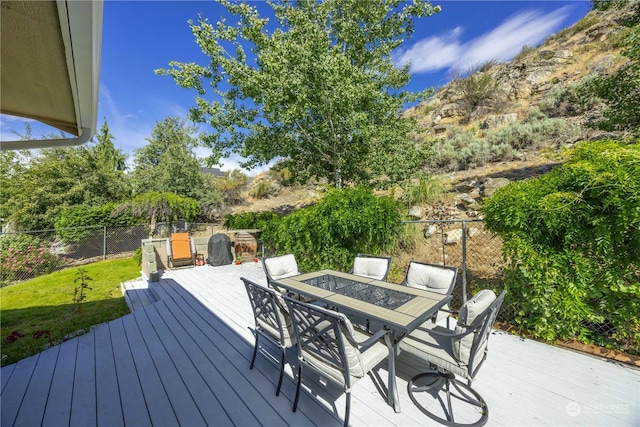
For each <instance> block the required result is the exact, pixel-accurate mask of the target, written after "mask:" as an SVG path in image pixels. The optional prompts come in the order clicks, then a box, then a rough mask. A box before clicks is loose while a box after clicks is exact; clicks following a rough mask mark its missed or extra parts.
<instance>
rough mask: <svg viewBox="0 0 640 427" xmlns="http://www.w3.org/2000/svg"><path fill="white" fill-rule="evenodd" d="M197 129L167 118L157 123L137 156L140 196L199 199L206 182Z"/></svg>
mask: <svg viewBox="0 0 640 427" xmlns="http://www.w3.org/2000/svg"><path fill="white" fill-rule="evenodd" d="M195 132H196V129H195V128H194V127H192V126H187V125H186V122H185V120H183V119H179V118H177V117H167V118H165V119H164V120H162V121H159V122H157V123H156V125H155V126H154V128H153V131H152V133H151V136H150V137H149V138H148V139H147V141H149V144H147V145H145V146H144V147H142V148H139V149H138V150H136V151H135V153H134V165H135V169H134V173H133V180H134V186H135V192H136V194H142V193H149V192H169V193H174V194H177V195H179V196H184V197H192V198H198V197H199V195H200V194H201V191H202V188H203V187H204V186H205V180H204V177H203V176H202V173H201V172H200V164H199V162H198V159H197V158H196V156H195V154H194V153H193V149H194V148H195V147H196V146H197V139H196V138H195V137H193V136H192V135H193V134H194V133H195Z"/></svg>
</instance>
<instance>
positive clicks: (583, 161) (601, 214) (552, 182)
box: [484, 141, 640, 354]
mask: <svg viewBox="0 0 640 427" xmlns="http://www.w3.org/2000/svg"><path fill="white" fill-rule="evenodd" d="M484 214H485V224H486V226H487V228H488V229H490V230H492V231H494V232H496V233H498V234H499V235H501V236H502V238H503V240H504V249H503V251H504V256H505V259H506V260H507V267H506V270H505V273H506V274H505V285H506V287H507V289H508V290H509V294H508V303H509V304H511V305H512V306H513V308H514V309H515V310H514V311H515V313H516V318H515V321H516V323H517V324H518V325H521V326H522V327H523V328H524V329H526V330H529V331H532V332H534V333H535V335H537V336H539V337H541V338H544V339H547V340H557V339H574V338H575V339H578V340H580V341H583V342H587V343H592V342H593V343H596V344H598V345H604V346H607V347H612V348H617V349H622V350H625V351H629V352H632V353H635V354H640V318H639V313H640V146H639V145H638V144H637V143H636V144H631V145H625V144H621V143H616V142H611V141H605V142H596V143H582V144H580V145H579V146H578V147H576V149H575V150H574V153H573V156H572V158H571V160H570V161H568V162H567V163H566V164H565V165H564V166H562V167H559V168H556V169H554V170H552V171H551V172H550V173H548V174H547V175H544V176H542V177H540V178H537V179H531V180H527V181H522V182H515V183H511V184H510V185H508V186H506V187H504V188H503V189H501V190H500V191H498V192H497V193H496V194H495V196H494V197H492V198H491V199H489V200H488V201H487V202H486V204H485V208H484Z"/></svg>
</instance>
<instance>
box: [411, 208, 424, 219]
mask: <svg viewBox="0 0 640 427" xmlns="http://www.w3.org/2000/svg"><path fill="white" fill-rule="evenodd" d="M408 215H409V216H410V217H411V218H413V219H420V218H422V208H420V206H416V205H414V206H411V209H409V214H408Z"/></svg>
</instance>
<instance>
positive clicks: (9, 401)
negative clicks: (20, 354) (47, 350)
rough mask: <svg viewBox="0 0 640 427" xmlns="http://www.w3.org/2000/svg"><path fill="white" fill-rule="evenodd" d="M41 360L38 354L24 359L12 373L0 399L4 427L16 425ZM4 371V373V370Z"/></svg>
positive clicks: (1, 418) (0, 416) (0, 418)
mask: <svg viewBox="0 0 640 427" xmlns="http://www.w3.org/2000/svg"><path fill="white" fill-rule="evenodd" d="M39 358H40V355H39V354H37V355H35V356H31V357H28V358H26V359H23V360H22V361H21V363H18V364H17V365H16V366H15V369H14V370H13V372H12V373H11V378H9V380H8V381H7V385H6V386H5V389H4V390H3V393H2V396H1V397H2V398H1V399H0V409H2V410H1V411H0V412H1V415H0V420H1V424H2V425H3V426H8V425H13V424H14V421H15V419H16V417H17V415H18V411H19V410H20V409H21V405H22V401H23V399H24V395H25V392H26V391H27V388H28V387H29V381H30V380H31V376H32V374H33V371H34V369H35V368H36V364H37V362H38V359H39ZM2 370H3V371H4V368H2Z"/></svg>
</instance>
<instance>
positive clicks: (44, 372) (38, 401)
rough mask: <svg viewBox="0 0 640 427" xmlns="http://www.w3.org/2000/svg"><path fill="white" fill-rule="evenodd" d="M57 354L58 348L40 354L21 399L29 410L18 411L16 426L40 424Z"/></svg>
mask: <svg viewBox="0 0 640 427" xmlns="http://www.w3.org/2000/svg"><path fill="white" fill-rule="evenodd" d="M59 352H60V346H54V347H52V348H50V349H48V350H46V351H43V352H42V353H40V357H39V358H38V362H37V364H36V366H35V369H34V370H33V374H32V375H31V379H30V381H29V386H28V387H27V390H26V391H25V393H24V398H23V403H24V404H28V405H29V406H30V410H29V411H20V412H19V413H18V416H17V417H16V421H15V423H16V424H18V425H25V426H33V425H40V424H41V423H42V417H43V415H44V410H45V408H46V404H47V397H48V396H49V389H50V388H51V381H52V379H53V372H54V369H55V366H56V360H57V358H58V353H59Z"/></svg>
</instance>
